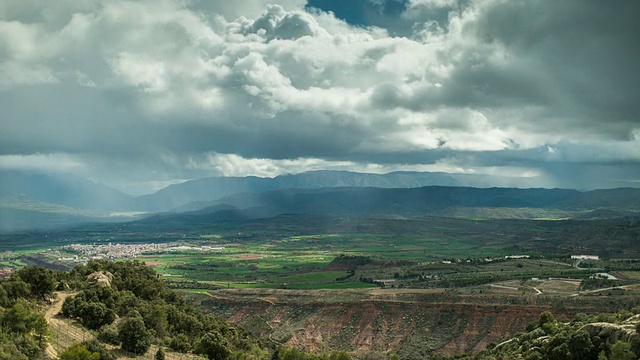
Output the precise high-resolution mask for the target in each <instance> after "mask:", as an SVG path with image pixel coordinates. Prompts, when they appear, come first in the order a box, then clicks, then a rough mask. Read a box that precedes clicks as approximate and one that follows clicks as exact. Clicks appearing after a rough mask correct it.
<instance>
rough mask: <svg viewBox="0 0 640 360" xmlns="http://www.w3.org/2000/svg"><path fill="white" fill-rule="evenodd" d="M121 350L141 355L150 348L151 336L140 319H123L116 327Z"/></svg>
mask: <svg viewBox="0 0 640 360" xmlns="http://www.w3.org/2000/svg"><path fill="white" fill-rule="evenodd" d="M118 337H119V338H120V342H121V344H122V345H121V346H122V350H126V351H129V352H132V353H134V354H136V355H142V354H144V353H146V352H147V350H149V347H151V334H150V333H149V331H148V330H147V328H146V327H145V326H144V321H143V320H142V317H139V316H138V317H132V318H127V319H125V320H124V321H123V322H122V323H121V324H120V326H119V327H118Z"/></svg>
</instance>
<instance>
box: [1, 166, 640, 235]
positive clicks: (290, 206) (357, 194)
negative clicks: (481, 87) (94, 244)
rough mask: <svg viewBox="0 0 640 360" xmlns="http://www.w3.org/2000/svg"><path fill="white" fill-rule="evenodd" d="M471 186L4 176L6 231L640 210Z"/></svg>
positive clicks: (616, 192) (314, 179) (386, 177)
mask: <svg viewBox="0 0 640 360" xmlns="http://www.w3.org/2000/svg"><path fill="white" fill-rule="evenodd" d="M465 182H466V181H465V180H464V179H462V178H460V177H456V176H453V175H451V174H444V173H420V172H395V173H389V174H382V175H380V174H362V173H353V172H346V171H313V172H307V173H301V174H296V175H282V176H278V177H275V178H260V177H215V178H206V179H199V180H192V181H187V182H185V183H181V184H176V185H171V186H169V187H167V188H164V189H162V190H160V191H157V192H156V193H153V194H149V195H143V196H139V197H133V196H130V195H127V194H125V193H123V192H120V191H118V190H114V189H111V188H109V187H106V186H104V185H101V184H98V183H95V182H92V181H90V180H87V179H84V178H81V177H78V176H74V175H66V174H45V173H35V172H26V171H7V170H4V171H0V195H1V196H0V230H2V231H12V230H13V231H15V230H23V229H30V228H49V227H52V226H54V225H64V226H68V225H70V224H76V223H81V222H93V221H123V220H131V219H132V217H131V215H134V216H135V217H134V219H135V218H137V217H138V216H141V214H140V213H142V212H144V213H146V214H157V213H160V214H161V215H159V216H160V217H164V218H166V217H170V216H176V214H178V213H179V214H182V215H180V216H181V217H183V218H184V217H185V216H194V217H199V218H203V217H204V218H203V220H205V219H239V220H241V219H249V218H264V217H270V216H275V215H278V214H285V213H297V214H320V213H335V214H377V215H409V216H415V215H439V216H453V217H456V216H470V217H473V216H478V215H480V214H481V215H480V217H485V216H486V217H495V216H498V217H502V218H509V217H515V218H518V217H529V218H535V217H540V218H544V217H547V216H548V214H554V217H575V216H578V215H579V216H582V217H583V218H589V217H590V216H594V215H589V214H586V215H585V214H584V213H583V212H585V211H590V210H595V209H608V210H609V212H607V213H606V214H605V213H603V212H600V213H598V215H597V216H605V215H606V216H609V217H619V216H629V215H636V214H638V213H636V212H634V211H635V210H637V206H638V205H637V204H640V189H632V188H619V189H605V190H594V191H587V192H581V191H577V190H567V189H540V188H537V189H520V188H508V187H505V188H498V187H492V188H477V187H465V186H463V185H464V184H465ZM497 209H500V210H497ZM505 209H510V210H509V211H506V210H505ZM515 209H519V210H518V211H516V210H515ZM523 209H524V210H523ZM530 209H535V210H530ZM542 209H545V211H542ZM123 212H128V213H123ZM134 212H135V213H134ZM498 213H500V215H495V214H498ZM578 213H580V214H578ZM474 214H475V215H474ZM603 214H604V215H603ZM114 215H115V216H114ZM156 218H157V217H156Z"/></svg>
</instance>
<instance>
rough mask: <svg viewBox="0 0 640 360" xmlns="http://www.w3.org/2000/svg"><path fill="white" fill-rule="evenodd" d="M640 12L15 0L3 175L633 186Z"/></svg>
mask: <svg viewBox="0 0 640 360" xmlns="http://www.w3.org/2000/svg"><path fill="white" fill-rule="evenodd" d="M638 18H640V2H638V1H636V0H618V1H601V0H566V1H564V0H563V1H555V0H535V1H524V0H349V1H338V0H308V1H306V0H280V1H278V0H271V1H268V0H236V1H215V0H135V1H125V0H84V1H77V0H56V1H55V2H52V1H48V0H3V1H0V129H1V131H0V169H23V170H42V171H55V172H61V173H73V174H77V175H80V176H84V177H87V178H89V179H91V180H94V181H96V182H100V183H103V184H106V185H108V186H111V187H114V188H117V189H120V190H123V191H125V192H128V193H131V194H142V193H149V192H152V191H155V190H157V189H159V188H162V187H164V186H167V185H169V184H172V183H178V182H182V181H185V180H188V179H195V178H202V177H208V176H246V175H256V176H267V177H273V176H277V175H280V174H285V173H299V172H303V171H309V170H322V169H332V170H351V171H359V172H373V173H386V172H391V171H438V172H449V173H464V174H483V175H492V176H500V177H510V178H513V179H514V185H515V186H517V185H518V179H522V180H527V182H526V183H527V184H531V183H532V181H533V183H535V184H536V185H537V186H540V187H563V188H578V189H593V188H604V187H625V186H640V91H639V90H638V86H639V84H640V69H639V66H640V65H639V64H640V45H639V44H640V22H638V21H637V19H638Z"/></svg>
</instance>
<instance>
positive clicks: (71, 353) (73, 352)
mask: <svg viewBox="0 0 640 360" xmlns="http://www.w3.org/2000/svg"><path fill="white" fill-rule="evenodd" d="M58 359H59V360H100V354H98V353H93V352H91V351H89V350H87V348H86V347H84V345H81V344H79V343H75V344H73V345H71V346H69V347H68V348H67V349H65V350H64V351H63V352H61V353H60V355H59V356H58Z"/></svg>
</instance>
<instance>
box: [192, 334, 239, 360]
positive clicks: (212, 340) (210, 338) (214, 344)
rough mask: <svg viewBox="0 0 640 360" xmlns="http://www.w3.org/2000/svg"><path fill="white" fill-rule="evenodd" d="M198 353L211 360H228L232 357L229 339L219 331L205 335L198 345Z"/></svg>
mask: <svg viewBox="0 0 640 360" xmlns="http://www.w3.org/2000/svg"><path fill="white" fill-rule="evenodd" d="M198 352H199V353H201V354H204V355H206V356H207V358H208V359H209V360H226V359H228V358H229V356H230V355H231V352H230V351H229V347H228V345H227V339H225V338H224V337H223V336H222V334H220V333H219V332H217V331H209V332H208V333H206V334H204V336H203V337H202V339H200V343H199V345H198Z"/></svg>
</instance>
